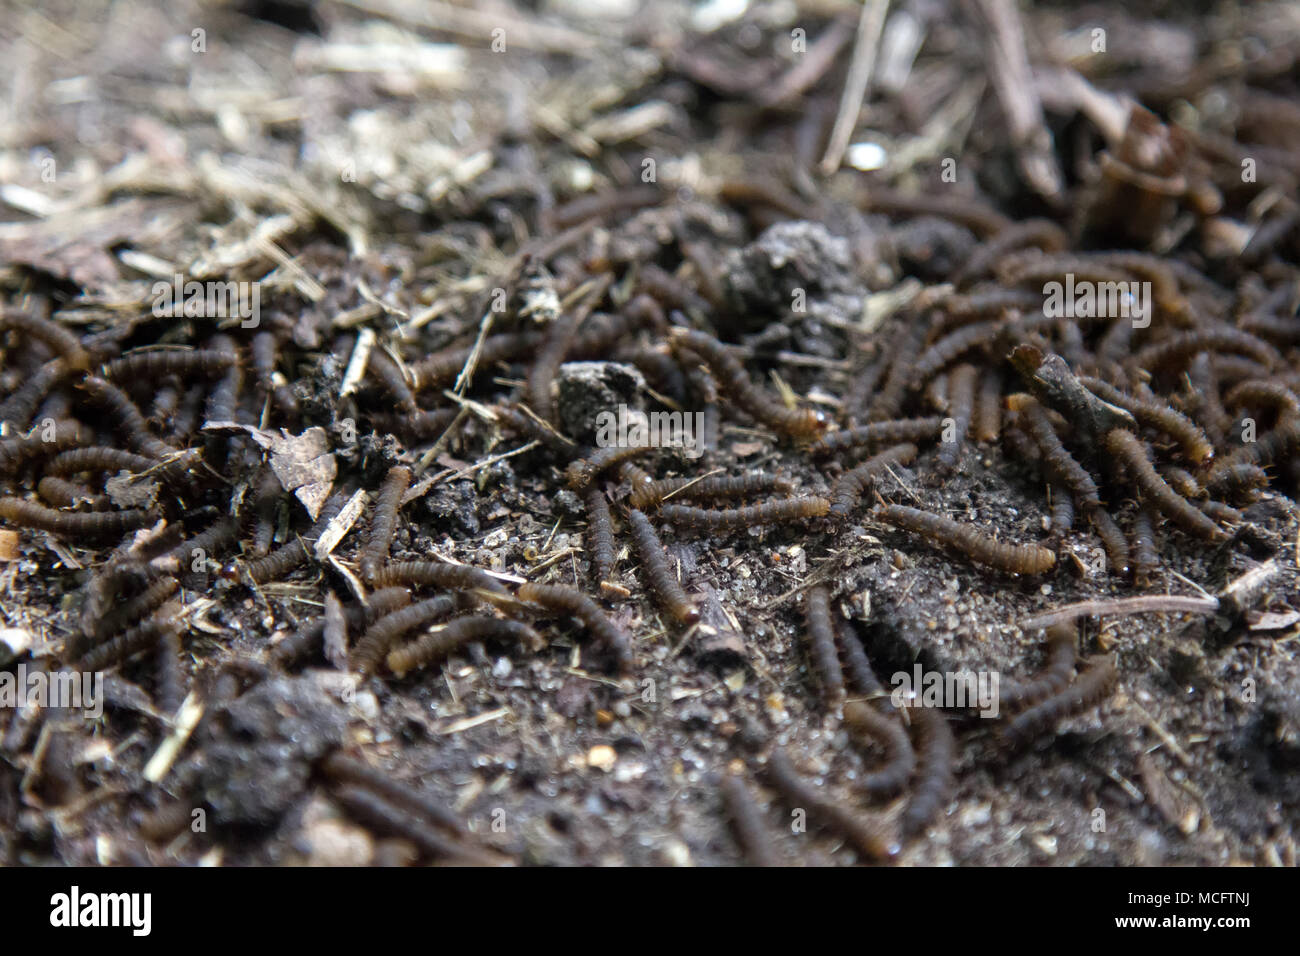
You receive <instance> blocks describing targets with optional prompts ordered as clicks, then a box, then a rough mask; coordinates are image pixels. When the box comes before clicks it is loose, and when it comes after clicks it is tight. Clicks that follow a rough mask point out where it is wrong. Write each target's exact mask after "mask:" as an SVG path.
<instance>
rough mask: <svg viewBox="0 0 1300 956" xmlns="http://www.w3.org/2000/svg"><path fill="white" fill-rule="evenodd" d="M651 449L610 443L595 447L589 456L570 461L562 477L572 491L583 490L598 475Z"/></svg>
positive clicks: (645, 446)
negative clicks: (602, 446)
mask: <svg viewBox="0 0 1300 956" xmlns="http://www.w3.org/2000/svg"><path fill="white" fill-rule="evenodd" d="M651 450H652V449H651V446H649V445H610V446H609V447H607V448H597V449H596V450H595V451H594V452H592V453H591V455H590V456H589V457H587V458H581V459H579V460H578V461H574V462H570V464H569V467H568V468H566V469H565V470H564V477H565V480H566V481H567V482H568V484H569V487H570V488H572V489H573V490H574V491H583V490H585V489H586V488H587V486H588V485H590V484H591V483H592V482H593V481H595V480H596V477H597V476H598V475H600V474H602V473H603V472H606V471H608V470H609V469H611V468H615V467H617V466H618V465H620V464H622V463H623V462H626V461H628V460H629V459H632V458H637V457H639V456H641V455H644V454H646V453H647V452H649V451H651Z"/></svg>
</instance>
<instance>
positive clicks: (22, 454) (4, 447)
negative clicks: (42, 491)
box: [0, 419, 94, 475]
mask: <svg viewBox="0 0 1300 956" xmlns="http://www.w3.org/2000/svg"><path fill="white" fill-rule="evenodd" d="M53 431H54V434H53V436H52V440H51V441H45V440H44V439H45V435H46V434H47V432H46V430H45V428H43V427H37V428H36V429H35V430H34V431H33V432H32V434H30V435H24V436H21V437H18V438H5V439H3V440H0V475H3V474H8V473H10V472H13V471H16V470H17V469H18V468H19V467H20V466H22V465H24V464H26V463H27V462H28V461H31V460H32V459H34V458H39V457H40V456H41V455H55V454H58V453H59V452H63V451H68V450H70V449H73V448H77V447H80V446H82V445H88V444H90V442H91V441H93V440H94V434H93V433H92V432H91V430H90V429H89V428H86V427H85V426H84V425H82V424H81V423H80V422H77V421H75V420H72V419H65V420H62V421H56V422H55V423H54V429H53ZM47 471H48V469H47Z"/></svg>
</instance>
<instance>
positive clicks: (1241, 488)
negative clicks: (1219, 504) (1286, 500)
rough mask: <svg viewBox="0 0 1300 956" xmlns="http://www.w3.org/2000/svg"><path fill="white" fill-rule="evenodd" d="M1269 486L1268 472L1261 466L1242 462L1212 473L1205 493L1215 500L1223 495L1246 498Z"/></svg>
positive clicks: (1207, 481) (1206, 484)
mask: <svg viewBox="0 0 1300 956" xmlns="http://www.w3.org/2000/svg"><path fill="white" fill-rule="evenodd" d="M1267 484H1268V472H1266V471H1265V470H1264V469H1263V468H1261V467H1259V465H1254V464H1251V463H1250V462H1240V463H1238V464H1235V465H1229V466H1227V467H1225V468H1217V469H1215V470H1214V471H1213V472H1211V473H1210V476H1209V478H1207V479H1206V482H1205V491H1206V492H1208V493H1209V494H1210V495H1211V496H1212V497H1215V498H1219V497H1222V496H1223V495H1232V496H1234V497H1235V498H1246V497H1249V496H1250V495H1251V494H1252V493H1253V492H1254V490H1255V489H1257V488H1263V487H1264V486H1266V485H1267Z"/></svg>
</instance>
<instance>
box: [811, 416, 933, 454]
mask: <svg viewBox="0 0 1300 956" xmlns="http://www.w3.org/2000/svg"><path fill="white" fill-rule="evenodd" d="M941 431H943V418H942V417H941V416H939V415H933V416H930V417H927V418H898V419H893V420H892V421H884V422H871V423H869V424H866V425H857V426H855V427H853V428H844V429H840V430H839V431H833V432H829V433H828V434H826V435H824V436H822V437H821V438H820V439H819V440H817V441H815V442H813V443H812V444H811V445H809V446H808V453H809V454H810V455H814V456H824V455H832V454H835V453H836V452H841V451H853V450H854V449H857V448H863V447H866V446H869V445H894V444H898V443H900V442H919V441H925V440H926V439H930V438H938V437H939V433H940V432H941Z"/></svg>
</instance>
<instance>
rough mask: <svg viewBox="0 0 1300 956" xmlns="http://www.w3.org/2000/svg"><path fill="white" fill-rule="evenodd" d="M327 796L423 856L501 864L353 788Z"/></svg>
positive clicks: (372, 796)
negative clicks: (404, 841) (407, 844)
mask: <svg viewBox="0 0 1300 956" xmlns="http://www.w3.org/2000/svg"><path fill="white" fill-rule="evenodd" d="M331 795H332V796H333V797H334V799H335V800H336V801H338V803H339V804H340V805H341V806H342V807H343V808H344V809H345V810H346V811H347V812H348V814H349V815H351V816H352V817H354V818H356V819H357V820H359V821H360V822H362V823H364V824H366V825H367V826H370V827H374V828H375V829H377V830H380V831H382V832H384V833H387V834H390V835H392V836H396V837H400V838H402V839H404V840H408V841H410V842H411V843H413V844H415V846H416V848H417V849H418V850H419V851H420V852H421V853H424V854H425V855H427V856H431V857H438V858H441V859H448V860H452V861H456V862H460V863H466V864H474V865H478V866H498V865H500V864H501V863H503V862H504V861H503V860H502V859H500V858H499V857H497V856H495V855H493V854H491V853H489V852H488V851H486V850H482V849H479V848H478V847H474V846H470V845H469V844H466V843H461V842H460V841H458V840H456V839H454V838H452V837H450V836H446V835H444V834H442V833H439V832H438V831H437V830H435V829H434V828H433V827H432V826H430V825H429V824H428V823H426V822H425V821H423V820H419V819H417V818H414V817H412V816H411V814H410V813H409V812H407V810H406V809H405V808H404V807H398V806H394V805H393V804H392V803H391V802H389V801H388V800H386V799H384V797H382V796H380V795H378V794H375V793H372V792H371V791H370V790H367V789H362V788H361V787H359V786H357V785H356V784H343V785H342V786H339V787H336V788H335V789H334V790H332V791H331Z"/></svg>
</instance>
